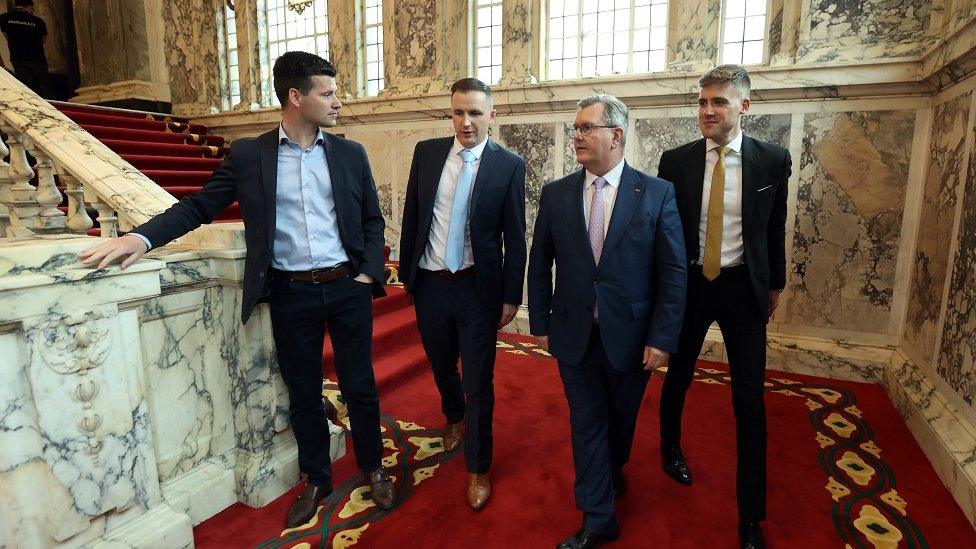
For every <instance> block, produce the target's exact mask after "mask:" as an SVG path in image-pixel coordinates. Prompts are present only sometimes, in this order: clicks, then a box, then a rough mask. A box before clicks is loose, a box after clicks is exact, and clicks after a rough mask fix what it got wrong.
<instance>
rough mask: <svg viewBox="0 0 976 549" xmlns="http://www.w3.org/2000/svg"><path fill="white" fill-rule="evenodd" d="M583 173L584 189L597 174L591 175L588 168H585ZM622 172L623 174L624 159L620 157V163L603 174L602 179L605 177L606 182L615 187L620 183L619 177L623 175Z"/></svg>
mask: <svg viewBox="0 0 976 549" xmlns="http://www.w3.org/2000/svg"><path fill="white" fill-rule="evenodd" d="M584 173H585V175H584V176H583V188H584V189H585V188H587V187H589V186H590V184H592V183H593V182H594V181H595V180H596V178H597V177H598V176H596V175H593V174H592V173H590V171H589V170H586V171H585V172H584ZM623 174H624V160H623V159H622V158H621V159H620V163H619V164H617V165H616V166H614V167H613V169H612V170H610V171H609V172H607V173H606V174H604V176H603V179H606V180H607V183H609V184H610V186H611V187H613V188H614V189H616V188H617V186H618V185H620V178H621V177H622V176H623Z"/></svg>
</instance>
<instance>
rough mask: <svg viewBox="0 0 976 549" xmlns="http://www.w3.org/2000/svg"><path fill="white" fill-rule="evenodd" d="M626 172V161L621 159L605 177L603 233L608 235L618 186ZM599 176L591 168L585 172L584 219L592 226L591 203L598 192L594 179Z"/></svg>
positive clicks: (587, 224)
mask: <svg viewBox="0 0 976 549" xmlns="http://www.w3.org/2000/svg"><path fill="white" fill-rule="evenodd" d="M623 173H624V161H623V160H621V161H620V163H619V164H617V165H616V166H614V168H613V169H612V170H610V171H609V172H607V173H606V174H605V175H604V176H603V179H606V180H607V186H606V187H604V188H603V235H604V236H606V234H607V230H608V229H609V228H610V218H611V217H612V216H613V205H614V203H615V202H616V201H617V187H619V186H620V177H621V176H622V175H623ZM597 177H599V176H597V175H594V174H592V173H590V172H589V170H587V171H585V172H583V220H584V221H586V226H587V227H589V226H590V205H591V204H592V203H593V193H595V192H596V186H595V185H593V181H595V180H596V178H597Z"/></svg>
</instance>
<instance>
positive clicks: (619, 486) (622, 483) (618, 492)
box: [613, 473, 627, 499]
mask: <svg viewBox="0 0 976 549" xmlns="http://www.w3.org/2000/svg"><path fill="white" fill-rule="evenodd" d="M626 491H627V479H626V478H625V477H624V474H623V473H616V474H614V475H613V499H620V498H621V497H622V496H623V495H624V492H626Z"/></svg>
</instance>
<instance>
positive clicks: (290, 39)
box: [264, 0, 329, 105]
mask: <svg viewBox="0 0 976 549" xmlns="http://www.w3.org/2000/svg"><path fill="white" fill-rule="evenodd" d="M266 2H267V3H266V10H267V11H266V16H265V18H264V20H265V24H266V29H265V30H266V32H267V37H268V41H267V44H268V62H269V63H270V64H271V65H272V66H274V62H275V60H276V59H278V57H279V56H280V55H281V54H283V53H285V52H287V51H307V52H310V53H314V54H315V55H318V56H320V57H324V58H325V59H328V58H329V10H328V3H327V2H326V0H313V2H312V3H311V4H309V5H307V6H303V8H302V10H301V13H299V12H298V10H296V9H294V8H289V7H288V0H266ZM271 99H272V104H274V105H278V104H279V103H278V98H277V97H274V94H272V97H271Z"/></svg>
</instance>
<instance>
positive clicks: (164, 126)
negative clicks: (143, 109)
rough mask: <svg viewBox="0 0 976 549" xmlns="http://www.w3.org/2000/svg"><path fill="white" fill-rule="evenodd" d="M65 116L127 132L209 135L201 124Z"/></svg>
mask: <svg viewBox="0 0 976 549" xmlns="http://www.w3.org/2000/svg"><path fill="white" fill-rule="evenodd" d="M64 115H65V116H67V117H68V118H70V119H72V120H74V121H75V122H77V123H78V124H91V125H95V126H103V127H110V128H121V129H127V130H150V131H157V132H160V133H197V134H205V133H207V127H206V126H202V125H200V124H184V123H182V122H158V121H154V120H137V119H135V118H125V117H122V116H109V115H105V114H95V113H87V112H66V113H64Z"/></svg>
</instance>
